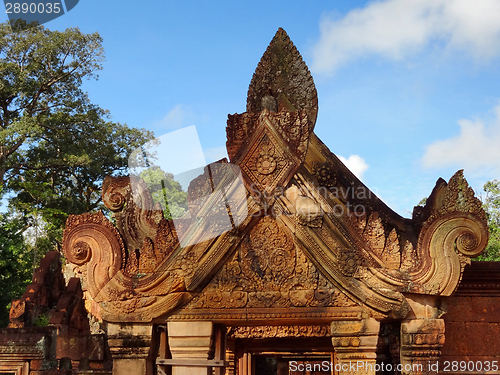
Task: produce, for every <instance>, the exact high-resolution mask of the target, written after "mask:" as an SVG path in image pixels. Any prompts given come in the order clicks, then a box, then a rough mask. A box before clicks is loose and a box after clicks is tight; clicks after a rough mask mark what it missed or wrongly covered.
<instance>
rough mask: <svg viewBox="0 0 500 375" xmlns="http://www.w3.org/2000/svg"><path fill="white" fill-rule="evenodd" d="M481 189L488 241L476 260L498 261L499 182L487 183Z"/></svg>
mask: <svg viewBox="0 0 500 375" xmlns="http://www.w3.org/2000/svg"><path fill="white" fill-rule="evenodd" d="M483 189H484V191H485V193H486V196H485V198H484V202H483V207H484V210H485V211H486V216H487V217H488V228H489V232H490V239H489V241H488V245H487V246H486V250H484V253H483V254H482V255H481V256H479V257H478V258H476V260H496V261H500V181H498V180H493V181H488V182H487V183H486V184H484V187H483Z"/></svg>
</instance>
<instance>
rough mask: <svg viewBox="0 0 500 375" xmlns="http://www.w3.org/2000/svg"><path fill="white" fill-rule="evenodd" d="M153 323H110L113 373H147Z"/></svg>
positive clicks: (109, 340) (116, 374) (109, 341)
mask: <svg viewBox="0 0 500 375" xmlns="http://www.w3.org/2000/svg"><path fill="white" fill-rule="evenodd" d="M152 330H153V328H152V325H151V324H137V323H108V344H109V349H110V351H111V355H112V357H113V375H129V374H138V375H139V374H140V375H142V374H147V370H146V369H147V358H148V354H149V349H150V346H151V334H152Z"/></svg>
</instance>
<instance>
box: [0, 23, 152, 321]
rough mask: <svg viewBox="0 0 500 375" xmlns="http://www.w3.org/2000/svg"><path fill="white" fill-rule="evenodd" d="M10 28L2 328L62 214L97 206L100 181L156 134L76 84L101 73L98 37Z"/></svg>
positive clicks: (1, 96)
mask: <svg viewBox="0 0 500 375" xmlns="http://www.w3.org/2000/svg"><path fill="white" fill-rule="evenodd" d="M15 30H16V31H15V32H13V31H12V30H11V28H10V26H9V25H8V24H7V23H5V24H0V198H3V199H4V200H5V199H7V200H8V201H9V209H10V210H9V213H3V214H0V251H1V254H0V280H2V281H3V282H4V283H3V285H7V284H8V285H7V286H6V289H4V292H3V293H2V294H1V296H2V298H1V299H0V315H1V316H0V324H2V323H4V322H5V319H6V315H5V314H6V312H7V307H8V304H9V303H10V300H11V299H12V298H14V297H20V296H21V295H22V293H23V291H24V288H25V286H26V284H27V283H29V282H30V280H31V274H32V270H33V267H34V266H36V263H37V262H36V261H37V260H39V259H40V257H41V256H42V255H43V253H44V252H46V251H47V250H52V249H54V248H59V249H60V244H61V238H62V231H63V227H64V223H65V222H66V219H67V217H68V215H69V214H79V213H83V212H88V211H93V210H95V209H99V208H103V206H102V201H101V200H102V198H101V190H100V187H101V183H102V181H103V179H104V177H105V176H107V175H120V174H125V173H126V171H127V161H128V156H129V154H130V152H131V151H132V150H133V149H135V148H137V147H140V146H141V145H142V144H144V143H145V142H147V141H148V140H150V139H152V138H153V135H152V133H150V132H147V131H145V130H139V129H134V128H130V127H128V126H127V125H123V124H118V123H114V122H112V121H110V118H109V114H108V113H107V111H105V110H103V109H102V108H100V107H99V106H97V105H95V104H93V103H91V102H90V100H89V98H88V96H87V93H86V92H85V91H83V90H82V82H83V80H84V79H97V78H98V76H97V72H98V71H99V70H101V69H102V62H103V61H104V50H103V48H102V39H101V37H100V36H99V34H98V33H92V34H84V33H82V32H80V30H78V29H76V28H72V29H67V30H66V31H62V32H60V31H50V30H47V29H46V28H44V27H43V26H34V27H30V28H24V29H23V28H15ZM21 218H22V219H21ZM23 234H24V235H23ZM2 319H3V320H2Z"/></svg>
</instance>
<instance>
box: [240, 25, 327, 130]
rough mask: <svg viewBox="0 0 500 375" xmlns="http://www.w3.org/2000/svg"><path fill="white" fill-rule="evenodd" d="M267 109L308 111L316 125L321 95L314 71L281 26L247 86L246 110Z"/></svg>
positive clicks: (252, 111)
mask: <svg viewBox="0 0 500 375" xmlns="http://www.w3.org/2000/svg"><path fill="white" fill-rule="evenodd" d="M273 99H274V100H273ZM264 108H267V109H269V110H271V111H273V110H274V111H276V110H280V109H282V108H285V109H287V110H289V111H296V110H306V111H307V112H308V118H309V121H310V122H311V124H312V125H313V126H314V124H315V122H316V117H317V114H318V96H317V92H316V87H315V86H314V81H313V78H312V76H311V73H310V72H309V69H308V68H307V65H306V64H305V62H304V60H302V56H301V55H300V53H299V51H298V50H297V48H296V47H295V46H294V44H293V43H292V41H291V40H290V38H289V37H288V35H287V33H286V31H285V30H283V29H282V28H279V29H278V31H277V32H276V35H275V36H274V38H273V40H272V41H271V43H270V44H269V46H268V47H267V50H266V52H265V53H264V55H263V56H262V58H261V60H260V62H259V65H258V66H257V69H256V70H255V73H254V75H253V78H252V81H251V82H250V87H249V88H248V96H247V112H251V113H259V112H260V111H262V110H263V109H264ZM311 131H312V129H311Z"/></svg>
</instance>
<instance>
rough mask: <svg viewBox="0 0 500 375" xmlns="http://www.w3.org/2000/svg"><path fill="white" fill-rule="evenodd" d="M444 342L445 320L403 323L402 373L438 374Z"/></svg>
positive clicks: (416, 320) (419, 320) (405, 374)
mask: <svg viewBox="0 0 500 375" xmlns="http://www.w3.org/2000/svg"><path fill="white" fill-rule="evenodd" d="M444 340H445V336H444V320H443V319H432V318H427V319H413V320H410V321H407V322H404V323H401V373H402V374H403V375H424V374H425V375H427V374H430V375H433V374H437V373H438V366H439V365H438V361H439V356H440V355H441V347H442V346H443V344H444Z"/></svg>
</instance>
